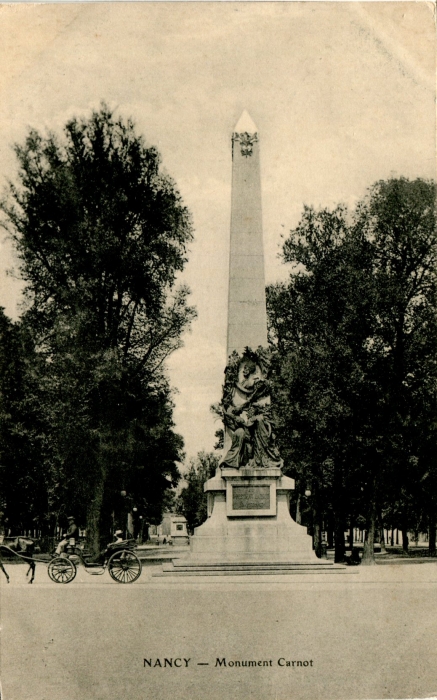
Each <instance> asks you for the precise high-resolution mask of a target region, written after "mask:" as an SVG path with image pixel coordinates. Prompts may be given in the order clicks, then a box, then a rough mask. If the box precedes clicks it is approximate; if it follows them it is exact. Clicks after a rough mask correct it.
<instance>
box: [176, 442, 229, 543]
mask: <svg viewBox="0 0 437 700" xmlns="http://www.w3.org/2000/svg"><path fill="white" fill-rule="evenodd" d="M218 464H219V461H218V457H217V456H216V455H215V454H214V453H213V452H203V451H202V452H199V453H198V454H197V457H196V458H195V459H191V460H190V463H189V466H188V471H187V472H186V473H185V474H184V479H185V481H186V482H187V486H185V487H184V488H183V489H182V491H181V493H180V495H179V498H178V502H177V510H178V512H179V513H180V514H181V515H184V516H185V518H186V520H187V524H188V529H189V531H190V532H191V533H192V532H193V530H194V528H195V527H198V526H199V525H201V524H202V523H203V522H205V520H206V518H207V494H206V493H205V492H204V490H203V485H204V483H205V481H207V480H208V479H211V478H212V477H213V476H214V474H215V470H216V469H217V467H218Z"/></svg>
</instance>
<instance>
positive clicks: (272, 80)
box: [0, 2, 436, 457]
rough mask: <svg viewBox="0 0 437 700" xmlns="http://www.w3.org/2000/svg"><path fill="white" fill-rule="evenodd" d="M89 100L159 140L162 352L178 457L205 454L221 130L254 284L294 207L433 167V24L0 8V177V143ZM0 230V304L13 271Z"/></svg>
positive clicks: (272, 7)
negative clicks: (175, 237)
mask: <svg viewBox="0 0 437 700" xmlns="http://www.w3.org/2000/svg"><path fill="white" fill-rule="evenodd" d="M102 100H104V101H105V102H106V103H107V104H108V105H109V106H110V107H112V108H114V109H115V110H116V112H118V113H120V114H121V115H123V116H124V117H132V118H133V120H134V121H135V123H136V125H137V130H138V132H140V133H142V134H143V135H144V136H145V139H146V142H147V143H148V145H154V146H156V147H157V148H158V150H159V151H160V153H161V156H162V163H163V167H164V168H165V170H166V171H167V172H168V173H169V174H170V175H171V176H172V177H173V178H174V180H175V181H176V184H177V187H178V189H179V191H180V192H181V194H182V197H183V199H184V202H185V204H186V205H187V207H188V208H189V210H190V211H191V214H192V219H193V225H194V233H195V240H194V242H193V243H192V245H191V250H190V255H189V263H188V264H187V266H186V268H185V270H184V271H183V273H182V274H181V276H180V281H181V282H184V283H187V284H188V285H189V287H190V288H191V290H192V295H191V303H193V304H195V306H196V307H197V312H198V318H197V320H196V321H195V322H194V323H193V326H192V330H191V332H190V333H187V334H186V335H185V336H184V347H183V348H182V349H180V350H178V351H177V352H176V353H174V355H173V356H172V357H171V358H170V360H169V362H168V370H169V374H170V380H171V384H172V386H173V387H174V388H175V393H174V402H175V412H174V417H175V423H176V430H177V431H178V432H180V433H181V434H182V435H183V437H184V440H185V450H186V454H187V457H192V456H195V455H196V453H197V452H198V451H200V450H208V451H209V450H211V449H212V448H213V445H214V441H215V438H214V432H215V431H216V430H217V429H218V428H219V427H220V426H219V425H218V424H217V423H216V422H215V421H214V418H213V416H212V414H211V413H210V405H211V404H212V403H214V402H216V401H217V400H219V399H220V396H221V385H222V380H223V370H224V366H225V362H226V357H225V355H226V323H227V285H228V256H229V225H230V198H231V134H232V131H233V127H234V125H235V123H236V122H237V120H238V118H239V117H240V114H241V112H242V111H243V109H247V110H248V112H249V113H250V115H251V117H252V119H253V120H254V121H255V123H256V124H257V127H258V132H259V142H260V154H261V178H262V200H263V228H264V250H265V269H266V281H267V283H271V282H275V281H277V280H284V279H286V278H287V275H288V273H289V271H288V270H287V268H286V266H284V264H283V263H282V262H281V260H280V257H279V251H280V245H281V236H283V235H285V236H287V235H288V233H289V231H290V229H292V228H293V227H294V226H295V225H296V224H297V223H298V221H299V218H300V214H301V212H302V209H303V205H304V204H309V205H314V206H316V207H325V206H335V205H336V204H337V203H339V202H343V203H346V204H347V205H349V206H351V207H353V206H354V205H355V203H356V202H357V201H359V200H360V199H361V198H362V197H363V196H364V195H365V193H366V189H367V188H368V187H369V186H370V185H371V184H372V183H373V182H375V181H376V180H379V179H385V178H388V177H391V176H401V175H402V176H405V177H409V178H415V177H426V178H429V177H435V162H436V161H435V156H436V149H435V28H434V18H433V5H432V3H427V2H406V3H403V2H372V3H367V2H366V3H360V2H338V3H332V2H330V3H328V2H273V3H269V2H262V3H258V2H257V3H250V2H249V3H246V2H207V3H198V2H178V3H167V2H165V3H162V2H157V3H153V2H151V3H118V2H114V3H105V2H99V3H86V4H84V3H66V4H62V3H57V4H46V5H31V4H24V5H22V4H15V5H1V6H0V190H2V189H3V187H4V186H5V184H6V181H7V178H12V179H13V177H14V173H15V172H16V164H15V157H14V155H13V152H12V149H11V145H12V144H13V143H15V142H22V141H23V139H24V138H25V136H26V133H27V131H28V129H29V128H30V127H32V128H36V129H38V130H40V131H42V132H44V131H46V130H47V129H50V130H53V131H55V132H60V131H61V130H62V127H63V125H64V124H65V122H66V121H67V120H68V119H69V118H70V117H72V116H73V115H75V116H86V115H89V114H90V112H91V110H92V109H93V108H98V107H99V104H100V103H101V101H102ZM15 264H16V261H15V260H14V252H13V249H12V246H11V242H10V241H9V240H8V239H7V238H6V237H5V236H4V235H3V234H1V233H0V305H1V306H4V307H5V309H6V312H7V313H8V314H9V315H10V316H11V317H12V318H17V317H18V316H19V313H20V302H21V298H20V294H21V285H20V282H19V281H18V280H17V279H15V278H14V276H13V275H11V274H7V271H8V270H11V269H13V268H14V265H15Z"/></svg>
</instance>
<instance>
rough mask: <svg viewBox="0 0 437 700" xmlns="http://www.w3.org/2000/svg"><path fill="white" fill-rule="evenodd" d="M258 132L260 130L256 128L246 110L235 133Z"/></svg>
mask: <svg viewBox="0 0 437 700" xmlns="http://www.w3.org/2000/svg"><path fill="white" fill-rule="evenodd" d="M257 131H258V129H257V128H256V124H255V123H254V121H253V119H252V117H251V116H250V114H249V113H248V112H247V111H246V110H244V112H243V114H242V115H241V117H240V118H239V120H238V122H237V123H236V125H235V128H234V132H235V133H236V134H243V133H246V134H256V133H257Z"/></svg>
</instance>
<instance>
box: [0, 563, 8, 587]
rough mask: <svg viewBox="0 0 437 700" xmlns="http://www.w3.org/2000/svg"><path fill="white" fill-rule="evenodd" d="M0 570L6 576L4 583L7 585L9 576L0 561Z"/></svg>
mask: <svg viewBox="0 0 437 700" xmlns="http://www.w3.org/2000/svg"><path fill="white" fill-rule="evenodd" d="M0 569H1V570H2V571H3V573H4V575H5V576H6V581H7V582H8V583H9V575H8V572H7V571H6V569H5V567H4V566H3V562H2V561H1V559H0Z"/></svg>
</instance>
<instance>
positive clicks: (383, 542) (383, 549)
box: [379, 513, 387, 554]
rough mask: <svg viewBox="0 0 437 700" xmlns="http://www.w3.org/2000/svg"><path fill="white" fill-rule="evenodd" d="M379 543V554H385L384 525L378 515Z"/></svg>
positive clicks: (380, 516)
mask: <svg viewBox="0 0 437 700" xmlns="http://www.w3.org/2000/svg"><path fill="white" fill-rule="evenodd" d="M379 542H380V544H381V554H387V550H386V548H385V533H384V523H383V520H382V514H381V513H380V514H379Z"/></svg>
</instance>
